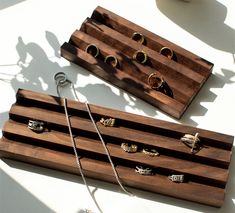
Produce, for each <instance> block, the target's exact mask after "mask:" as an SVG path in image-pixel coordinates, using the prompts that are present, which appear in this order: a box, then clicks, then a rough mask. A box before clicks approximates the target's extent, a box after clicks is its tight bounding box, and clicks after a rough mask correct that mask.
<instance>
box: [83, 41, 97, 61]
mask: <svg viewBox="0 0 235 213" xmlns="http://www.w3.org/2000/svg"><path fill="white" fill-rule="evenodd" d="M85 51H86V52H87V53H89V54H91V55H92V56H93V57H95V58H96V57H97V56H98V55H99V53H100V51H99V48H98V47H97V46H96V45H95V44H89V45H87V47H86V50H85Z"/></svg>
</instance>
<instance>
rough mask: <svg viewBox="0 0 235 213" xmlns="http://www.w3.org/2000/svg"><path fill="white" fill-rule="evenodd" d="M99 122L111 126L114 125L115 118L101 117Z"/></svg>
mask: <svg viewBox="0 0 235 213" xmlns="http://www.w3.org/2000/svg"><path fill="white" fill-rule="evenodd" d="M100 123H101V124H103V125H104V126H111V127H113V126H114V125H115V118H107V119H105V118H101V119H100Z"/></svg>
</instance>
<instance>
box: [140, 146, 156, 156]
mask: <svg viewBox="0 0 235 213" xmlns="http://www.w3.org/2000/svg"><path fill="white" fill-rule="evenodd" d="M143 153H144V154H146V155H149V156H151V157H156V156H159V152H157V150H156V149H146V148H145V149H143Z"/></svg>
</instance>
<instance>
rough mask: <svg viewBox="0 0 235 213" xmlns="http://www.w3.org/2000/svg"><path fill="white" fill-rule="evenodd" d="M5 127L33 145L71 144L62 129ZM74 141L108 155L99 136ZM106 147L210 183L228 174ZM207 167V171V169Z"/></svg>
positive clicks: (113, 152)
mask: <svg viewBox="0 0 235 213" xmlns="http://www.w3.org/2000/svg"><path fill="white" fill-rule="evenodd" d="M3 131H4V136H5V137H6V136H7V137H8V138H9V139H11V138H12V137H13V138H19V137H20V136H21V137H22V139H23V141H25V140H24V139H27V138H28V139H30V138H31V140H32V141H34V142H33V143H34V144H33V145H36V144H38V145H40V141H44V142H46V143H49V144H51V145H50V147H51V148H52V149H54V148H53V147H54V145H57V146H58V145H60V146H64V147H66V148H68V147H69V148H72V145H71V142H70V136H69V135H68V134H64V133H60V132H55V131H49V132H46V133H45V134H36V133H34V132H32V131H31V130H29V129H28V128H27V126H26V125H21V124H17V123H15V122H7V123H6V124H5V126H4V128H3ZM37 141H38V142H37ZM75 142H76V145H77V148H78V149H79V150H85V151H90V152H97V153H99V154H102V155H106V153H105V152H104V149H103V147H102V144H101V142H100V141H99V140H86V139H82V138H80V137H78V138H77V137H76V138H75ZM107 148H108V150H109V151H110V154H111V156H112V157H115V158H120V156H122V159H123V160H125V161H126V162H128V161H132V162H135V163H136V164H138V162H141V164H145V165H147V166H150V167H153V168H164V169H167V170H169V171H175V172H177V173H183V174H190V175H191V177H193V176H196V177H197V178H199V179H203V180H204V181H205V180H207V181H208V183H210V184H213V183H216V184H217V185H218V186H222V187H224V186H225V183H226V181H227V178H228V172H227V170H226V169H221V168H216V167H212V166H207V165H203V164H199V163H194V162H190V161H186V160H180V159H176V158H173V157H169V156H164V155H160V157H157V158H151V157H149V156H146V155H144V154H143V153H141V151H139V152H138V153H135V154H129V153H126V152H124V151H123V150H122V149H121V148H120V145H119V146H117V145H113V144H111V143H110V142H108V143H107ZM71 150H72V149H71ZM182 165H184V168H182ZM204 171H207V172H206V173H205V172H204ZM192 181H193V180H192Z"/></svg>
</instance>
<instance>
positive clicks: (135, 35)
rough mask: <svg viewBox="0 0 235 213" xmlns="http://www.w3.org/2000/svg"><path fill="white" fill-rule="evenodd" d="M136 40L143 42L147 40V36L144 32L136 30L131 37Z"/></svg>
mask: <svg viewBox="0 0 235 213" xmlns="http://www.w3.org/2000/svg"><path fill="white" fill-rule="evenodd" d="M131 38H132V39H133V40H134V41H137V42H138V43H140V44H143V43H144V41H145V38H144V36H143V34H142V33H139V32H134V33H133V34H132V37H131Z"/></svg>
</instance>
